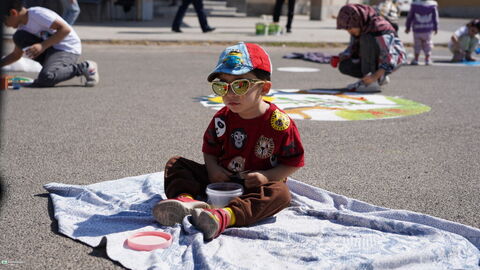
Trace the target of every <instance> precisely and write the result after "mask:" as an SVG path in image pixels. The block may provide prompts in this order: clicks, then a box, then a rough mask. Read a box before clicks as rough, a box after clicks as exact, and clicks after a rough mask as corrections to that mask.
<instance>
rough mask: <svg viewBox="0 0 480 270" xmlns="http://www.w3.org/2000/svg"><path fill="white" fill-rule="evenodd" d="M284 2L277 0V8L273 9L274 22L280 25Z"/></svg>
mask: <svg viewBox="0 0 480 270" xmlns="http://www.w3.org/2000/svg"><path fill="white" fill-rule="evenodd" d="M283 1H284V0H276V1H275V7H274V8H273V22H275V23H278V22H279V21H280V15H281V13H282V6H283Z"/></svg>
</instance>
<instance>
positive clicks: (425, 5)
mask: <svg viewBox="0 0 480 270" xmlns="http://www.w3.org/2000/svg"><path fill="white" fill-rule="evenodd" d="M410 28H411V29H413V39H414V54H415V56H414V57H415V59H413V60H412V62H411V63H410V64H411V65H418V57H419V56H420V51H421V50H423V53H424V54H425V65H427V66H428V65H430V64H431V63H432V62H431V60H430V55H431V51H432V48H433V41H432V33H435V35H436V34H437V31H438V9H437V2H436V1H432V0H414V1H413V3H412V5H411V7H410V12H408V16H407V22H406V29H405V33H407V34H408V33H409V32H410Z"/></svg>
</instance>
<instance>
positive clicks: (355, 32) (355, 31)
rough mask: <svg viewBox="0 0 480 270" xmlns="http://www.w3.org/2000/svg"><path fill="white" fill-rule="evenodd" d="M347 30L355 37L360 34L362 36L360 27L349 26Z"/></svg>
mask: <svg viewBox="0 0 480 270" xmlns="http://www.w3.org/2000/svg"><path fill="white" fill-rule="evenodd" d="M347 32H348V33H349V34H350V35H352V36H355V37H359V36H360V28H359V27H352V28H348V29H347Z"/></svg>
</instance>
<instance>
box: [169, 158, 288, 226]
mask: <svg viewBox="0 0 480 270" xmlns="http://www.w3.org/2000/svg"><path fill="white" fill-rule="evenodd" d="M208 184H210V181H209V180H208V172H207V168H206V166H205V165H204V164H199V163H197V162H195V161H192V160H188V159H185V158H182V157H178V156H177V157H172V158H171V159H170V160H169V161H168V162H167V165H166V166H165V194H166V195H167V198H175V197H177V196H178V195H180V194H181V193H188V194H190V195H192V196H194V197H198V196H206V194H205V189H206V187H207V185H208ZM290 199H291V196H290V190H289V189H288V186H287V184H286V183H285V182H283V181H271V182H268V183H266V184H265V185H262V186H259V187H254V188H248V189H247V188H245V191H244V194H243V195H242V196H240V197H237V198H235V199H233V200H231V201H230V203H229V204H228V206H226V207H230V208H231V209H232V210H233V213H235V218H236V223H235V226H247V225H250V224H253V223H256V222H258V221H260V220H262V219H264V218H267V217H271V216H273V215H275V214H276V213H278V212H280V211H281V210H282V209H284V208H286V207H288V206H289V205H290Z"/></svg>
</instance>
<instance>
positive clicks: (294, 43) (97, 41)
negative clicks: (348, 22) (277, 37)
mask: <svg viewBox="0 0 480 270" xmlns="http://www.w3.org/2000/svg"><path fill="white" fill-rule="evenodd" d="M3 40H4V41H5V42H12V39H11V38H7V37H4V38H3ZM236 42H237V41H225V40H223V41H217V40H131V39H82V44H89V45H140V46H178V45H181V46H182V45H183V46H188V45H190V46H195V45H202V46H204V45H219V46H220V45H221V46H229V45H231V44H232V43H236ZM245 42H254V43H257V44H260V45H262V46H269V47H302V48H341V47H346V46H347V45H348V42H326V41H320V42H297V41H248V40H246V41H245ZM403 44H404V46H405V47H407V48H412V47H413V43H412V42H405V43H403ZM434 46H435V47H442V48H447V47H448V43H435V44H434Z"/></svg>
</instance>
